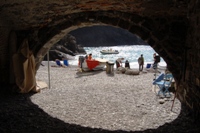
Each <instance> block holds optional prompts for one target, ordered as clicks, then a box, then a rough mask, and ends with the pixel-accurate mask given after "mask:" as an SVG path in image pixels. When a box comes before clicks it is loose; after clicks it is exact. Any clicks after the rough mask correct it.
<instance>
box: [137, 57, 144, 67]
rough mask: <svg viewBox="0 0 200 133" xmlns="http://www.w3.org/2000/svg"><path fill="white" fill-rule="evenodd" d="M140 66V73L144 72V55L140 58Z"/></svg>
mask: <svg viewBox="0 0 200 133" xmlns="http://www.w3.org/2000/svg"><path fill="white" fill-rule="evenodd" d="M138 64H139V71H143V66H144V57H143V54H141V56H140V57H139V58H138Z"/></svg>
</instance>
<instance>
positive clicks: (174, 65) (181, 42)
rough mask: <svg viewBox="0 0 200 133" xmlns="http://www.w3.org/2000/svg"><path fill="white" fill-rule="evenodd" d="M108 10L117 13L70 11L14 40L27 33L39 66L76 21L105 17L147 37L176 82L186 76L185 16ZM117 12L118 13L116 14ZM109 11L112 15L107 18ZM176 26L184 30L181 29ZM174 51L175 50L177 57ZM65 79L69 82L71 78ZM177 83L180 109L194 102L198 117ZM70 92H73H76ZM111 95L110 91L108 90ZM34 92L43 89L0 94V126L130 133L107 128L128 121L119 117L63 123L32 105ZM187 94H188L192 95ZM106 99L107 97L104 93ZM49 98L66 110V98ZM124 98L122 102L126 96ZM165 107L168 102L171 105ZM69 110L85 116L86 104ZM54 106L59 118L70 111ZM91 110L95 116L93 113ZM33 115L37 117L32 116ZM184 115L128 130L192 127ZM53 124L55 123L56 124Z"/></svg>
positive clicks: (22, 33) (186, 26)
mask: <svg viewBox="0 0 200 133" xmlns="http://www.w3.org/2000/svg"><path fill="white" fill-rule="evenodd" d="M107 13H108V14H107ZM112 13H113V14H115V13H117V12H112V11H111V12H109V11H108V12H98V13H97V14H98V15H94V16H93V13H92V12H89V13H80V14H72V15H69V16H68V17H70V18H72V19H71V20H70V21H68V22H64V23H62V24H58V25H56V26H54V25H53V24H52V25H51V26H49V27H48V26H46V25H41V27H40V28H39V30H38V29H37V30H34V29H33V30H25V31H16V34H17V37H18V39H19V40H17V41H18V44H17V45H18V46H19V44H20V42H22V40H23V39H24V38H26V37H27V38H28V40H29V43H30V44H29V45H30V48H31V50H33V52H34V55H35V61H36V70H37V69H38V68H39V65H40V63H41V61H42V59H43V57H44V55H45V54H46V53H47V51H48V50H49V48H50V47H51V46H52V45H53V44H55V42H57V41H58V40H59V39H60V38H62V37H63V36H64V35H66V33H68V32H69V31H71V30H73V29H76V28H79V26H80V27H82V26H91V25H96V24H97V25H98V24H101V25H102V23H101V22H103V23H106V24H109V25H114V26H119V27H121V28H124V29H128V30H129V31H130V32H132V33H137V35H138V36H140V37H141V38H142V39H143V40H145V41H147V42H148V44H149V45H150V46H151V47H152V48H153V49H154V50H156V51H157V52H158V53H159V54H160V55H161V56H162V57H163V58H164V59H165V61H166V62H167V65H168V67H169V70H170V71H171V72H172V73H173V76H174V77H175V80H176V81H185V80H186V79H187V77H188V73H186V64H187V62H186V61H187V60H185V59H184V57H185V56H186V55H187V48H188V47H187V46H186V45H185V41H186V32H187V30H188V23H187V22H188V21H187V19H186V20H185V19H184V18H178V19H175V20H174V18H173V19H172V18H167V19H163V18H162V17H159V18H154V19H153V20H152V19H150V20H149V19H148V18H143V17H140V16H137V15H134V17H130V14H124V15H122V17H121V18H120V19H119V15H117V14H115V15H114V16H112ZM110 14H111V15H110ZM119 14H121V13H119ZM122 14H123V13H122ZM84 15H86V16H87V17H85V16H84ZM90 15H91V16H90ZM109 15H110V16H112V17H108V16H109ZM81 16H82V17H81ZM131 16H132V14H131ZM58 17H59V16H58ZM93 18H94V19H93ZM124 18H126V19H124ZM152 18H153V17H152ZM58 19H59V18H58ZM93 20H98V21H97V22H96V21H95V22H94V21H93ZM84 21H89V24H88V25H87V23H81V22H84ZM100 21H101V22H100ZM147 21H148V23H147ZM82 24H83V25H82ZM177 30H178V32H177ZM180 30H181V31H182V32H179V31H180ZM27 35H28V36H27ZM35 37H36V38H35ZM11 38H12V39H13V38H15V37H13V36H12V34H11ZM20 39H21V40H20ZM14 43H15V42H11V44H14ZM35 44H36V45H35ZM183 46H184V47H183ZM183 51H184V52H183ZM175 55H178V56H175ZM66 74H67V73H66ZM100 74H101V73H100ZM58 76H59V75H58ZM66 79H67V78H66ZM66 79H62V80H61V81H60V82H63V80H66ZM94 79H95V78H93V80H94ZM67 81H68V82H69V83H70V79H69V80H67ZM80 82H81V83H82V82H84V81H81V79H80ZM129 82H130V83H131V81H127V83H129ZM180 84H181V87H182V88H183V89H180V90H179V91H180V92H179V95H178V98H179V99H180V100H181V102H182V105H181V106H182V109H184V106H183V105H184V104H187V109H188V106H189V107H190V108H192V109H193V107H194V110H193V111H194V112H190V113H192V115H194V116H196V115H197V116H198V103H196V102H193V100H194V101H196V99H193V100H191V101H189V103H187V102H186V101H187V100H186V99H187V98H188V96H186V97H185V95H183V93H184V92H185V91H186V90H187V89H186V88H185V86H184V85H185V84H184V83H183V82H181V83H180ZM56 85H57V83H56ZM67 85H69V84H67ZM73 85H76V83H74V84H73ZM83 86H84V85H83ZM56 87H57V86H55V88H56ZM90 87H91V88H94V87H93V85H91V86H90ZM121 87H122V88H123V86H121ZM186 87H188V86H186ZM197 88H198V87H197ZM45 91H46V90H45ZM62 91H64V87H63V88H61V92H62ZM65 91H66V90H65ZM82 91H83V92H82V93H83V94H86V93H85V92H84V91H86V90H82ZM182 91H184V92H182ZM187 91H189V90H187ZM73 93H75V91H74V92H73ZM73 93H72V95H68V97H67V98H69V99H73V98H74V97H72V96H73ZM116 93H119V92H116ZM131 93H133V92H131V91H130V92H127V93H126V94H131ZM185 93H186V92H185ZM185 93H184V94H185ZM109 94H110V95H112V92H111V93H109ZM187 94H188V93H187ZM189 94H190V93H189ZM189 94H188V95H189ZM192 94H193V93H191V95H192ZM37 95H38V96H39V95H42V93H38V94H34V95H33V94H32V93H29V94H24V95H20V94H19V95H15V96H13V97H10V96H8V97H6V98H5V97H4V96H2V97H1V98H2V105H3V106H2V108H3V107H5V108H6V109H7V110H5V109H2V113H1V114H2V116H1V118H2V120H3V121H4V122H5V124H4V125H3V127H7V125H9V126H10V127H11V128H10V130H12V128H13V129H16V130H22V131H24V130H25V131H30V132H34V131H35V130H40V131H46V129H50V130H51V131H52V132H53V131H57V129H58V130H59V131H61V132H62V131H63V130H64V131H71V132H112V131H116V132H129V131H126V129H118V128H113V129H112V130H111V129H109V128H110V127H111V128H112V127H116V126H119V125H124V124H126V123H123V120H122V121H118V122H119V123H115V125H112V124H111V125H109V124H107V125H109V126H110V127H106V126H107V125H105V128H104V127H103V126H92V125H89V124H88V123H86V124H85V123H78V124H77V123H75V122H74V121H75V119H71V122H69V123H68V122H65V121H63V120H62V118H58V116H57V115H56V116H51V115H49V114H48V113H46V111H44V110H43V109H41V108H40V107H39V106H38V105H36V104H34V103H33V102H32V101H31V100H34V96H37ZM51 95H53V92H49V94H48V95H46V96H45V97H40V100H39V101H36V102H41V101H43V103H42V104H44V105H45V104H46V105H47V104H49V103H48V101H46V100H47V99H48V98H50V96H51ZM191 95H189V96H191ZM90 96H92V95H90ZM131 96H132V95H130V98H132V97H131ZM57 97H59V96H57ZM9 98H10V99H9ZM104 98H105V99H106V97H104ZM69 99H64V100H69ZM83 99H84V97H83ZM115 99H117V98H115V97H114V100H115ZM189 99H190V98H189ZM11 100H16V101H15V102H14V103H10V101H11ZM48 100H51V101H55V103H53V104H55V106H57V105H58V104H61V106H60V110H62V109H64V108H63V107H62V104H65V101H63V100H62V99H61V100H60V101H61V102H60V101H59V103H58V102H57V101H56V99H48ZM84 100H87V99H84ZM111 100H112V99H111ZM129 100H130V99H129ZM197 100H198V99H197ZM45 102H46V103H45ZM56 102H57V103H56ZM92 102H93V101H92ZM95 102H97V101H95ZM113 102H114V101H113ZM124 102H126V100H124ZM9 103H10V105H13V107H12V106H9ZM89 103H90V102H89ZM14 104H17V105H18V107H16V106H14ZM83 104H84V103H83ZM90 104H92V103H90ZM127 104H128V103H127ZM102 105H106V104H102ZM136 105H137V108H141V106H140V105H139V104H136ZM69 106H70V104H69ZM76 106H77V108H76V109H79V107H80V106H79V105H78V104H77V105H76ZM142 106H146V104H144V105H142ZM147 106H148V107H149V108H148V109H149V110H151V107H150V105H147ZM169 106H171V104H170V105H169ZM46 107H47V108H48V106H46ZM70 107H73V106H70ZM119 107H123V106H119ZM130 107H132V104H131V103H130ZM153 107H156V106H153ZM96 108H98V107H96ZM113 108H114V106H113ZM73 109H74V108H70V110H68V111H69V112H75V113H77V115H76V116H77V117H78V116H79V115H80V113H83V115H84V111H87V108H86V110H84V109H82V112H79V111H78V110H75V111H74V110H73ZM121 109H122V108H121ZM131 109H133V108H128V109H127V114H128V115H130V117H131V114H129V112H128V111H130V112H131ZM154 109H155V108H154ZM182 109H180V110H182ZM13 110H14V112H15V113H14V114H12V111H13ZM47 110H48V109H47ZM58 110H59V109H58ZM58 110H57V109H56V108H55V109H54V110H52V111H54V112H56V113H57V114H58V115H60V113H63V114H64V115H63V114H62V115H61V117H64V116H65V114H66V113H69V112H67V111H61V112H60V111H58ZM133 110H134V109H133ZM7 111H8V113H7ZM135 111H137V110H135ZM140 111H141V110H139V112H138V113H139V114H142V115H143V116H145V114H146V111H144V112H143V111H141V112H140ZM160 111H161V110H160ZM162 111H163V110H162ZM4 112H5V115H4V116H3V113H4ZM22 113H24V114H25V116H24V117H23V119H21V120H19V119H18V120H17V123H15V122H13V121H12V120H10V119H9V117H10V116H11V114H12V116H13V119H15V118H16V119H17V118H19V117H20V116H21V114H22ZM95 113H97V114H98V112H95ZM95 113H94V114H93V115H95ZM165 113H166V112H165ZM118 114H121V115H122V113H121V112H118ZM125 114H126V112H125ZM183 114H184V113H183ZM37 115H38V116H39V117H36V116H37ZM158 115H159V114H158ZM167 115H173V113H172V114H167ZM116 116H117V115H116V114H112V113H111V114H110V115H109V113H108V115H107V116H103V117H105V120H108V119H110V118H114V117H116ZM86 117H87V115H86V114H85V116H82V117H81V118H80V119H82V122H83V121H84V119H85V118H86ZM99 117H101V116H99ZM136 117H137V116H136ZM158 117H159V116H158ZM187 118H188V117H182V116H181V115H180V116H178V117H177V119H175V120H174V121H172V122H171V123H165V124H164V123H163V124H164V125H162V124H161V126H158V125H157V123H154V125H155V126H156V127H157V128H156V129H148V128H143V127H142V126H141V127H139V128H135V129H130V131H133V132H134V131H135V130H137V131H138V130H139V131H141V132H152V131H155V132H160V131H164V132H168V131H169V129H171V130H172V131H183V130H190V129H191V127H192V126H193V125H192V124H191V123H193V120H194V117H193V119H192V120H191V119H190V120H188V119H187ZM7 119H8V120H7ZM36 119H37V120H36ZM94 119H98V118H93V117H91V119H90V120H92V121H93V122H94ZM138 119H139V118H138ZM155 119H156V118H155ZM140 120H145V118H144V117H143V118H141V119H140ZM32 121H36V122H37V123H38V124H36V125H34V124H32ZM88 121H89V120H88ZM124 121H126V115H124ZM155 121H156V120H155ZM155 121H154V122H155ZM167 121H170V120H167ZM183 121H184V122H183ZM99 122H100V123H102V122H101V121H99ZM129 122H130V123H128V125H130V127H131V125H132V124H133V123H135V121H134V120H132V121H129ZM140 122H141V121H140ZM143 122H144V121H143ZM22 123H23V126H22V127H25V126H26V124H27V125H29V127H32V128H30V129H27V128H25V129H24V130H23V129H22V127H21V126H19V124H22ZM44 123H47V124H44ZM136 123H137V122H136ZM6 124H7V125H6ZM92 124H94V123H92ZM95 124H97V125H98V123H95ZM15 125H17V126H16V127H15ZM55 125H56V126H57V127H55ZM141 125H142V124H141ZM174 125H175V126H174ZM179 126H180V128H176V127H179ZM171 127H174V128H173V129H172V128H171ZM38 128H40V129H38ZM181 128H182V129H181ZM193 129H194V131H196V130H198V127H195V126H194V127H193ZM8 130H9V129H8V128H3V129H2V131H8ZM137 131H136V132H137Z"/></svg>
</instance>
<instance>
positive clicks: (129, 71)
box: [125, 69, 140, 75]
mask: <svg viewBox="0 0 200 133" xmlns="http://www.w3.org/2000/svg"><path fill="white" fill-rule="evenodd" d="M125 74H127V75H139V74H140V71H139V70H132V69H127V70H126V72H125Z"/></svg>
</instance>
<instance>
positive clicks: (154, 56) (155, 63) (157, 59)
mask: <svg viewBox="0 0 200 133" xmlns="http://www.w3.org/2000/svg"><path fill="white" fill-rule="evenodd" d="M153 58H154V62H153V69H156V68H157V66H158V63H159V62H160V56H159V55H157V54H156V53H154V54H153Z"/></svg>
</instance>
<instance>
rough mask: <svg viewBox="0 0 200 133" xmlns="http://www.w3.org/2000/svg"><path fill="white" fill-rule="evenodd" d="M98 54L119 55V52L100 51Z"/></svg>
mask: <svg viewBox="0 0 200 133" xmlns="http://www.w3.org/2000/svg"><path fill="white" fill-rule="evenodd" d="M100 52H101V54H119V51H117V50H115V51H106V50H102V51H100Z"/></svg>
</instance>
